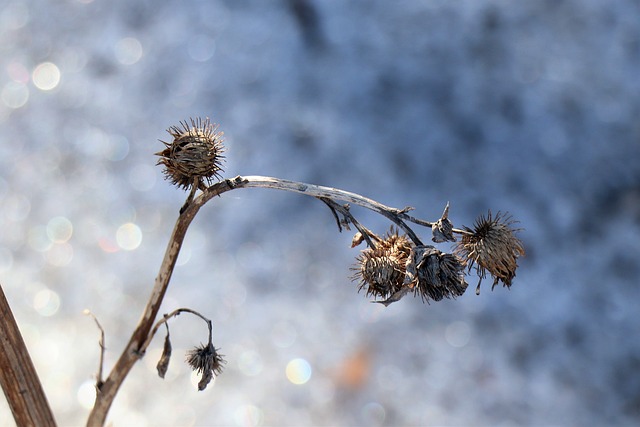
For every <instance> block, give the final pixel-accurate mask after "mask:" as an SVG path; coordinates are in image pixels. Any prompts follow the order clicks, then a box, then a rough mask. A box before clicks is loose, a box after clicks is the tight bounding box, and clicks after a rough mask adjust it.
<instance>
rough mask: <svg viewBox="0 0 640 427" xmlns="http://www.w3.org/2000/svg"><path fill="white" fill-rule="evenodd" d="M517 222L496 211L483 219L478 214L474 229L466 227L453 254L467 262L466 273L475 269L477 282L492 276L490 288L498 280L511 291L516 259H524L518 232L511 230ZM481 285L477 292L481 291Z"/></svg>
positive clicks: (516, 266)
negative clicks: (474, 267) (466, 232)
mask: <svg viewBox="0 0 640 427" xmlns="http://www.w3.org/2000/svg"><path fill="white" fill-rule="evenodd" d="M516 222H517V221H514V220H513V219H512V218H511V216H509V215H508V214H502V213H500V212H498V213H497V214H496V215H495V216H492V215H491V211H489V213H488V215H487V216H486V217H485V216H484V215H481V216H480V217H479V218H478V219H477V220H476V222H475V224H474V228H473V229H470V228H468V227H465V230H466V231H468V232H469V234H463V235H462V239H461V241H460V242H458V243H457V244H456V247H455V250H454V252H455V253H456V254H458V255H459V256H460V257H462V259H464V260H465V261H466V263H467V265H468V266H469V270H471V268H472V267H473V266H474V265H475V266H476V272H477V273H478V276H479V277H480V282H482V279H483V278H485V277H486V275H487V272H489V274H491V276H493V285H492V287H491V289H493V287H495V286H496V285H497V284H498V282H499V281H502V284H503V286H506V287H507V288H510V287H511V281H512V280H513V278H514V277H515V275H516V269H517V268H518V263H517V260H518V257H520V256H524V246H523V245H522V242H521V241H520V240H519V239H518V238H517V237H516V236H515V233H516V232H518V231H520V229H518V228H513V227H512V226H513V224H515V223H516ZM480 282H479V283H478V288H477V289H476V293H479V292H480Z"/></svg>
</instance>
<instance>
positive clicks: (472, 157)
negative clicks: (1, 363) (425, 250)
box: [0, 0, 640, 426]
mask: <svg viewBox="0 0 640 427" xmlns="http://www.w3.org/2000/svg"><path fill="white" fill-rule="evenodd" d="M0 52H1V53H2V55H1V56H0V282H1V283H2V286H3V288H4V290H5V293H6V294H7V297H8V299H9V301H10V303H11V305H12V308H13V310H14V313H15V316H16V317H17V320H18V323H19V325H20V327H21V329H22V331H23V334H24V336H25V340H26V341H27V344H28V347H29V349H30V351H31V355H32V357H33V360H34V363H35V365H36V368H37V370H38V372H39V373H40V375H41V378H42V381H43V385H44V388H45V390H46V392H47V393H48V397H49V399H50V402H51V405H52V407H53V410H54V412H55V414H56V417H57V420H58V422H59V423H60V424H61V425H79V424H83V423H84V421H85V420H86V416H87V414H88V411H89V408H90V407H91V404H92V403H93V396H92V393H93V382H94V376H95V373H96V371H97V363H98V343H97V342H98V338H99V333H98V331H97V329H96V327H95V325H94V323H93V322H92V320H91V319H90V318H88V317H86V316H83V315H82V310H83V309H85V308H88V309H90V310H91V311H92V312H93V313H95V315H96V316H97V317H98V318H99V320H100V321H101V323H102V325H103V326H104V327H105V329H106V334H107V336H106V340H107V341H106V345H107V358H106V368H107V369H110V368H111V366H112V365H113V363H114V361H115V359H116V358H117V357H118V355H119V354H120V352H121V351H122V349H123V348H124V345H125V344H126V342H127V341H128V337H129V334H130V332H131V331H132V329H133V327H134V325H135V324H136V322H137V320H138V318H139V316H140V313H141V312H142V309H143V307H144V304H145V302H146V299H147V297H148V295H149V293H150V290H151V288H152V285H153V280H154V277H155V275H156V273H157V270H158V267H159V265H160V262H161V259H162V255H163V252H164V248H165V246H166V244H167V239H168V236H169V233H170V231H171V228H172V226H173V223H174V221H175V219H176V217H177V213H178V209H179V208H180V206H181V205H182V203H183V201H184V198H185V193H184V192H183V191H181V190H178V189H176V188H173V187H172V186H171V185H170V184H169V183H168V182H166V181H164V180H163V177H162V173H161V169H160V168H159V167H156V166H155V162H156V158H155V157H154V156H153V155H152V154H153V153H154V152H156V151H158V150H160V149H161V148H162V144H161V143H159V142H158V139H164V140H167V138H168V134H167V133H166V131H165V129H166V128H168V127H169V126H171V125H176V124H178V122H179V121H180V120H184V119H187V118H189V117H192V116H209V117H211V118H212V120H213V121H215V122H217V123H220V125H221V126H220V129H221V130H223V131H224V132H225V135H226V145H227V147H228V152H227V153H226V154H227V157H228V161H227V163H226V166H225V169H226V174H225V175H226V176H227V177H233V176H235V175H238V174H244V175H251V174H261V175H271V176H277V177H281V178H287V179H293V180H298V181H304V182H311V183H316V184H322V185H330V186H335V187H338V188H342V189H346V190H349V191H354V192H358V193H361V194H363V195H366V196H369V197H372V198H374V199H376V200H378V201H380V202H382V203H385V204H387V205H391V206H396V207H404V206H406V205H411V206H414V207H415V208H416V211H415V212H414V213H415V215H416V216H418V217H421V218H424V219H427V220H434V219H437V218H438V217H439V215H440V214H441V212H442V208H443V207H444V205H445V204H446V202H447V201H449V202H450V203H451V215H450V217H451V219H452V220H453V222H454V224H455V225H456V226H462V225H472V223H473V221H474V220H475V218H476V217H477V216H478V215H479V214H482V213H486V212H487V210H489V209H491V210H493V211H494V212H495V211H498V210H502V211H509V212H510V213H511V214H513V216H514V217H515V218H516V219H518V220H520V222H521V224H520V225H521V226H522V227H524V228H525V231H523V232H522V233H521V234H520V237H521V238H522V240H523V242H524V244H525V247H526V249H527V256H526V258H523V259H521V261H520V269H519V270H518V274H517V277H516V279H515V281H514V285H513V287H512V289H511V290H510V291H509V290H507V289H504V288H496V290H495V291H493V292H491V291H490V289H489V288H490V286H489V285H490V281H487V283H485V284H484V287H483V289H482V292H481V294H480V296H476V295H475V294H474V292H473V289H474V288H475V284H476V280H475V278H474V277H470V279H469V282H470V287H469V291H468V292H467V293H466V294H465V295H463V296H462V297H460V298H458V299H457V300H451V301H449V300H447V301H443V302H439V303H432V304H431V305H425V304H423V303H422V302H421V301H420V299H413V298H406V299H404V300H402V301H400V302H398V303H396V304H393V305H391V306H390V307H388V308H384V307H383V306H381V305H378V304H370V303H369V302H368V301H367V299H366V298H364V295H363V294H362V293H361V294H359V295H358V294H357V293H356V284H354V283H352V282H351V281H350V280H349V277H350V275H351V274H352V272H351V271H350V270H349V268H350V267H351V266H352V263H353V260H354V258H355V256H356V255H357V253H358V250H357V249H350V248H349V244H350V242H351V238H352V235H351V234H349V233H343V234H339V233H338V232H337V227H336V226H335V223H334V220H333V218H332V216H331V214H330V212H329V210H328V209H327V208H326V207H325V206H324V205H323V204H322V203H320V202H318V201H315V200H313V199H309V198H305V197H302V196H299V195H294V194H286V193H278V192H274V191H270V190H258V189H252V190H249V189H246V190H237V191H233V192H230V193H227V194H225V195H223V196H222V197H221V198H217V199H215V200H213V201H212V202H211V203H210V204H209V205H207V206H206V207H205V208H204V209H203V210H202V211H201V212H200V214H199V216H198V218H196V221H195V222H194V224H193V225H192V227H191V229H190V231H189V233H188V235H187V239H186V242H185V247H184V249H183V253H182V255H181V258H180V260H179V266H178V267H177V269H176V272H175V274H174V277H173V281H172V285H171V287H170V288H169V292H168V294H167V297H166V300H165V303H164V305H163V308H162V309H161V310H162V312H163V313H164V312H168V311H171V310H173V309H175V308H177V307H190V308H192V309H195V310H198V311H200V312H201V313H203V314H204V315H206V316H208V317H210V318H211V319H212V321H213V324H214V344H215V345H216V347H220V348H221V352H222V353H223V354H224V355H225V356H226V359H227V361H228V363H227V365H226V369H225V372H224V373H223V375H222V376H221V377H219V378H217V379H216V380H215V382H214V384H213V386H212V387H210V388H209V389H207V390H206V391H205V392H198V391H197V389H196V386H195V384H196V383H197V378H195V377H193V376H192V375H191V373H190V371H189V369H188V367H187V366H186V365H185V364H184V363H183V357H184V356H183V354H184V352H185V351H186V350H187V349H189V348H190V347H192V346H194V345H197V344H199V343H201V342H203V341H206V326H205V325H204V324H203V323H202V322H200V321H199V320H198V319H196V318H193V317H190V316H188V315H183V316H180V317H179V318H177V319H175V320H174V321H172V322H171V327H172V329H171V330H172V337H173V344H174V357H173V359H172V362H171V365H170V367H169V372H168V374H167V378H166V379H165V380H161V379H159V378H158V377H157V375H156V373H155V364H156V362H157V360H158V357H159V355H160V351H161V347H162V336H160V335H159V336H158V337H156V339H155V341H154V342H153V343H152V345H151V347H150V350H149V352H148V354H147V356H146V357H145V358H144V359H143V361H142V362H141V363H138V364H137V365H136V367H135V368H134V369H133V371H132V372H131V374H130V375H129V377H128V378H127V380H126V382H125V383H124V386H123V388H122V389H121V391H120V393H119V395H118V397H117V398H116V400H115V403H114V406H113V407H112V409H111V412H110V420H111V421H112V422H113V425H116V426H125V425H137V426H144V425H158V426H174V425H181V426H188V425H241V426H242V425H286V426H294V425H369V426H376V425H380V426H381V425H513V424H516V425H585V426H586V425H592V426H596V425H613V424H615V425H632V424H637V423H638V422H640V316H639V314H638V301H639V300H640V286H639V283H638V282H639V280H638V277H639V276H640V266H639V265H640V264H639V262H638V255H640V120H639V119H640V77H639V76H640V4H639V3H638V2H637V1H635V0H626V1H623V0H620V1H614V2H600V1H596V0H565V1H556V0H548V1H533V2H510V1H497V0H496V1H479V0H466V1H456V2H451V1H445V0H441V1H433V0H404V1H364V0H358V1H355V0H354V1H341V0H323V1H320V0H263V1H258V0H216V1H191V0H190V1H175V0H174V1H166V2H154V1H151V0H137V1H111V2H108V1H105V0H95V1H92V0H80V1H77V0H67V1H63V2H48V4H47V5H46V6H45V5H43V4H42V2H37V1H33V0H32V1H20V0H15V1H6V0H0ZM353 211H354V213H355V214H356V216H357V217H358V218H359V219H360V221H361V222H362V223H363V224H364V225H366V226H367V227H369V228H370V229H372V230H374V231H377V232H378V233H383V232H384V231H386V230H387V229H388V225H389V224H388V223H387V222H386V221H385V220H384V219H383V218H381V217H377V216H375V215H374V214H372V213H369V212H366V211H363V210H358V209H355V208H354V210H353ZM416 231H417V232H418V233H419V234H421V235H422V236H423V237H424V240H428V238H429V237H428V236H429V233H428V230H424V229H418V228H416ZM441 249H443V250H448V249H449V248H448V247H447V246H444V247H441ZM12 422H13V421H12V418H11V415H10V412H9V409H8V406H7V404H6V402H5V401H4V399H1V400H0V424H1V425H7V424H9V425H11V423H12Z"/></svg>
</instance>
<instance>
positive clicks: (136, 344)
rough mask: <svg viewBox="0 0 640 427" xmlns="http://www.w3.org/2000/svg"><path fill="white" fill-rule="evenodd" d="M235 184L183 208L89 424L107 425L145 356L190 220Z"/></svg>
mask: <svg viewBox="0 0 640 427" xmlns="http://www.w3.org/2000/svg"><path fill="white" fill-rule="evenodd" d="M232 188H233V187H229V186H228V181H222V182H220V183H218V184H216V185H213V186H211V187H210V188H208V189H207V191H206V192H205V193H203V194H201V195H200V196H199V197H197V198H195V199H194V200H193V201H192V202H191V203H189V204H188V205H185V206H184V207H183V208H182V212H181V214H180V216H179V217H178V220H177V222H176V225H175V226H174V228H173V232H172V233H171V238H170V239H169V244H168V246H167V249H166V251H165V254H164V259H163V260H162V265H161V266H160V271H159V272H158V276H157V277H156V280H155V284H154V286H153V290H152V292H151V296H150V298H149V301H148V302H147V306H146V307H145V309H144V311H143V312H142V316H141V318H140V320H139V322H138V325H137V326H136V329H135V330H134V331H133V334H132V335H131V338H130V339H129V343H128V344H127V346H126V348H125V350H124V351H123V352H122V354H121V355H120V358H119V359H118V361H117V362H116V364H115V365H114V367H113V369H112V370H111V372H110V373H109V376H108V377H107V378H106V379H105V380H104V382H103V383H102V384H101V385H99V386H97V387H96V389H97V390H96V401H95V405H94V407H93V409H92V410H91V413H90V414H89V419H88V420H87V425H88V426H103V425H104V423H105V421H106V418H107V413H108V411H109V408H110V407H111V404H112V403H113V399H114V398H115V396H116V393H117V392H118V389H119V388H120V386H121V385H122V383H123V381H124V379H125V378H126V376H127V374H128V373H129V371H130V370H131V368H132V367H133V365H134V364H135V363H136V362H137V361H138V359H140V357H142V355H143V354H142V350H143V347H142V346H143V344H144V343H145V342H146V340H147V337H148V336H149V331H150V330H151V328H152V327H153V323H154V322H155V319H156V316H157V315H158V310H159V309H160V305H161V304H162V299H163V298H164V294H165V293H166V291H167V288H168V286H169V281H170V280H171V274H172V273H173V269H174V267H175V265H176V261H177V259H178V254H179V253H180V248H181V247H182V243H183V241H184V237H185V235H186V233H187V229H188V228H189V225H190V224H191V221H193V218H194V217H195V216H196V213H198V211H199V210H200V208H201V207H202V206H203V205H204V204H205V203H206V202H207V201H208V200H209V199H211V198H212V197H213V196H215V195H216V194H222V193H224V192H226V191H228V190H230V189H232ZM205 194H207V195H209V197H208V198H203V196H204V195H205Z"/></svg>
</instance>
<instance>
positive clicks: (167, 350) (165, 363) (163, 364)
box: [156, 333, 171, 378]
mask: <svg viewBox="0 0 640 427" xmlns="http://www.w3.org/2000/svg"><path fill="white" fill-rule="evenodd" d="M170 359H171V339H170V338H169V333H167V336H166V337H165V338H164V348H163V349H162V356H160V360H159V361H158V364H157V365H156V369H157V370H158V376H159V377H160V378H164V376H165V375H166V373H167V369H169V360H170Z"/></svg>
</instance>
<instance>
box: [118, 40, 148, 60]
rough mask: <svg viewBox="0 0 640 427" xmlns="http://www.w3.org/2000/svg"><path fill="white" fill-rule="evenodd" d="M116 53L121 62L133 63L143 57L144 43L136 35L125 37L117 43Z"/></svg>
mask: <svg viewBox="0 0 640 427" xmlns="http://www.w3.org/2000/svg"><path fill="white" fill-rule="evenodd" d="M114 53H115V55H116V59H117V60H118V62H120V63H121V64H123V65H133V64H135V63H136V62H138V61H139V60H140V58H142V53H143V52H142V44H140V41H139V40H138V39H136V38H134V37H125V38H123V39H121V40H119V41H118V42H117V43H116V45H115V48H114Z"/></svg>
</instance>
